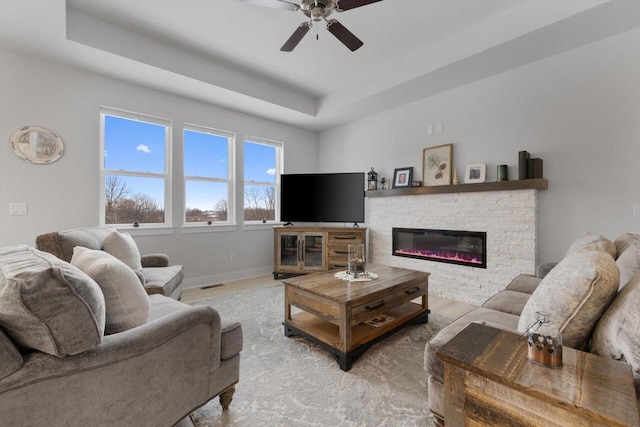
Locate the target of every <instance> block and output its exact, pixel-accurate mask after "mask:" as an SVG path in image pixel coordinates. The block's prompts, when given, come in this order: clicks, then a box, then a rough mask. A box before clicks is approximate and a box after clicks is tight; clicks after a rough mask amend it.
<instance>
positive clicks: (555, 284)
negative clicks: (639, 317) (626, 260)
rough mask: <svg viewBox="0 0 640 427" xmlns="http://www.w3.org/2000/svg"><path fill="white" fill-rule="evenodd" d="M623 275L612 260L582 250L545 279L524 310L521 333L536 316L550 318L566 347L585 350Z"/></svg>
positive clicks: (604, 255) (599, 252) (521, 316)
mask: <svg viewBox="0 0 640 427" xmlns="http://www.w3.org/2000/svg"><path fill="white" fill-rule="evenodd" d="M619 281H620V273H619V271H618V267H617V266H616V262H615V261H614V260H613V258H612V257H611V256H610V255H609V254H607V253H605V252H601V251H594V250H580V251H577V252H574V253H572V254H570V255H568V256H567V257H565V258H564V259H563V260H562V261H561V262H560V263H559V264H558V265H556V266H555V268H554V269H553V270H551V271H550V272H549V274H548V275H547V276H546V277H545V278H544V279H542V281H541V282H540V284H539V285H538V287H537V289H536V290H535V291H534V292H533V294H531V297H530V298H529V301H527V304H526V305H525V306H524V308H523V310H522V313H521V315H520V320H519V322H518V331H520V332H525V331H526V330H527V329H528V327H529V326H530V325H531V324H533V323H534V322H535V320H536V312H537V311H544V312H547V313H549V314H551V325H552V326H554V327H556V328H557V329H558V330H560V332H562V341H563V344H564V345H566V346H568V347H573V348H577V349H580V350H582V349H584V348H585V347H586V345H587V344H588V342H589V337H590V335H591V332H592V330H593V327H594V326H595V324H596V321H597V320H598V319H599V318H600V316H601V315H602V313H603V312H604V310H605V309H606V308H607V306H608V305H609V303H610V302H611V300H612V299H613V298H614V296H615V294H616V292H617V291H618V283H619Z"/></svg>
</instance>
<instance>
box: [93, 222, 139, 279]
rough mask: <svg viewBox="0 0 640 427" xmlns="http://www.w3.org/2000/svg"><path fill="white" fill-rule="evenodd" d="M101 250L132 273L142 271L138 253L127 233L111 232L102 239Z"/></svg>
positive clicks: (134, 243)
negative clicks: (127, 267) (122, 263)
mask: <svg viewBox="0 0 640 427" xmlns="http://www.w3.org/2000/svg"><path fill="white" fill-rule="evenodd" d="M102 249H103V250H104V251H106V252H108V253H110V254H111V255H113V256H114V257H116V258H118V259H119V260H120V261H122V262H124V263H125V264H126V265H128V266H129V268H131V269H132V270H133V271H142V263H141V262H140V251H139V250H138V246H137V245H136V242H135V241H134V240H133V237H131V235H130V234H129V233H120V232H119V231H118V230H113V231H112V232H111V233H109V234H108V235H107V237H105V238H104V242H103V246H102Z"/></svg>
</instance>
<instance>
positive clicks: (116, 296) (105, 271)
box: [71, 246, 149, 334]
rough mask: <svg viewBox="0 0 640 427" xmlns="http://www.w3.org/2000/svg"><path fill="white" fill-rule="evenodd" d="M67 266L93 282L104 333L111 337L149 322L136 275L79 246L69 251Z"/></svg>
mask: <svg viewBox="0 0 640 427" xmlns="http://www.w3.org/2000/svg"><path fill="white" fill-rule="evenodd" d="M71 264H73V265H75V266H76V267H78V268H79V269H80V270H82V271H84V272H85V273H87V274H88V275H89V276H90V277H91V278H92V279H93V280H95V281H96V282H97V283H98V285H99V286H100V288H101V289H102V292H103V294H104V299H105V308H106V322H105V333H106V334H115V333H118V332H122V331H126V330H128V329H132V328H135V327H136V326H140V325H142V324H144V323H146V322H147V321H148V320H149V298H147V294H146V292H145V290H144V288H143V287H142V284H141V283H140V281H139V280H138V277H137V276H136V274H135V273H134V272H133V270H131V268H129V267H128V266H127V265H125V264H124V263H123V262H122V261H120V260H118V259H116V258H115V257H113V256H112V255H110V254H108V253H106V252H104V251H95V250H91V249H87V248H83V247H80V246H76V247H75V248H74V249H73V257H72V258H71Z"/></svg>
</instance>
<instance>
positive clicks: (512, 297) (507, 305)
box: [482, 289, 531, 316]
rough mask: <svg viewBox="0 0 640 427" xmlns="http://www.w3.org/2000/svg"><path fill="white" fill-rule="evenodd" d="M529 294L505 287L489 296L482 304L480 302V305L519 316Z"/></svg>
mask: <svg viewBox="0 0 640 427" xmlns="http://www.w3.org/2000/svg"><path fill="white" fill-rule="evenodd" d="M530 296H531V294H528V293H525V292H517V291H511V290H509V289H505V290H504V291H501V292H498V293H497V294H495V295H494V296H492V297H491V298H489V299H488V300H487V301H485V303H484V304H482V306H483V307H484V308H490V309H492V310H497V311H502V312H503V313H509V314H515V315H516V316H520V313H522V309H523V308H524V306H525V305H526V304H527V301H528V300H529V297H530Z"/></svg>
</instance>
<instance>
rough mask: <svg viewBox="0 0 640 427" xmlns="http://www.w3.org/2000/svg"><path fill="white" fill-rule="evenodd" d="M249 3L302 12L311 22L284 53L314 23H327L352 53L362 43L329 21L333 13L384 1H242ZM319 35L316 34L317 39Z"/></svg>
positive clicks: (299, 30)
mask: <svg viewBox="0 0 640 427" xmlns="http://www.w3.org/2000/svg"><path fill="white" fill-rule="evenodd" d="M240 1H245V2H249V3H258V4H262V5H264V6H271V7H279V8H286V9H289V10H293V11H295V12H298V11H301V12H302V13H304V14H305V15H306V16H307V18H309V19H310V21H309V22H303V23H302V24H300V26H298V28H297V29H296V30H295V31H294V32H293V34H292V35H291V36H290V37H289V40H287V41H286V43H285V44H284V45H283V46H282V47H281V48H280V50H281V51H283V52H291V51H292V50H293V49H295V47H296V46H297V45H298V43H300V41H301V40H302V38H303V37H304V36H305V35H306V34H307V32H309V30H310V29H311V27H312V23H313V22H320V21H323V20H324V21H326V23H327V30H328V31H329V32H330V33H331V34H333V35H334V36H335V37H336V38H337V39H338V40H340V42H341V43H342V44H344V45H345V46H346V47H347V48H349V50H351V51H352V52H353V51H355V50H358V49H359V48H360V47H362V45H363V43H362V41H361V40H360V39H359V38H357V37H356V36H355V35H354V34H353V33H352V32H351V31H349V30H348V29H346V28H345V26H344V25H342V24H341V23H339V22H338V21H336V20H335V19H327V18H328V17H329V16H330V15H331V14H332V13H333V11H336V12H344V11H347V10H351V9H355V8H358V7H362V6H366V5H368V4H372V3H377V2H379V1H382V0H297V2H294V1H293V0H240ZM317 38H318V35H317V34H316V39H317Z"/></svg>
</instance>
